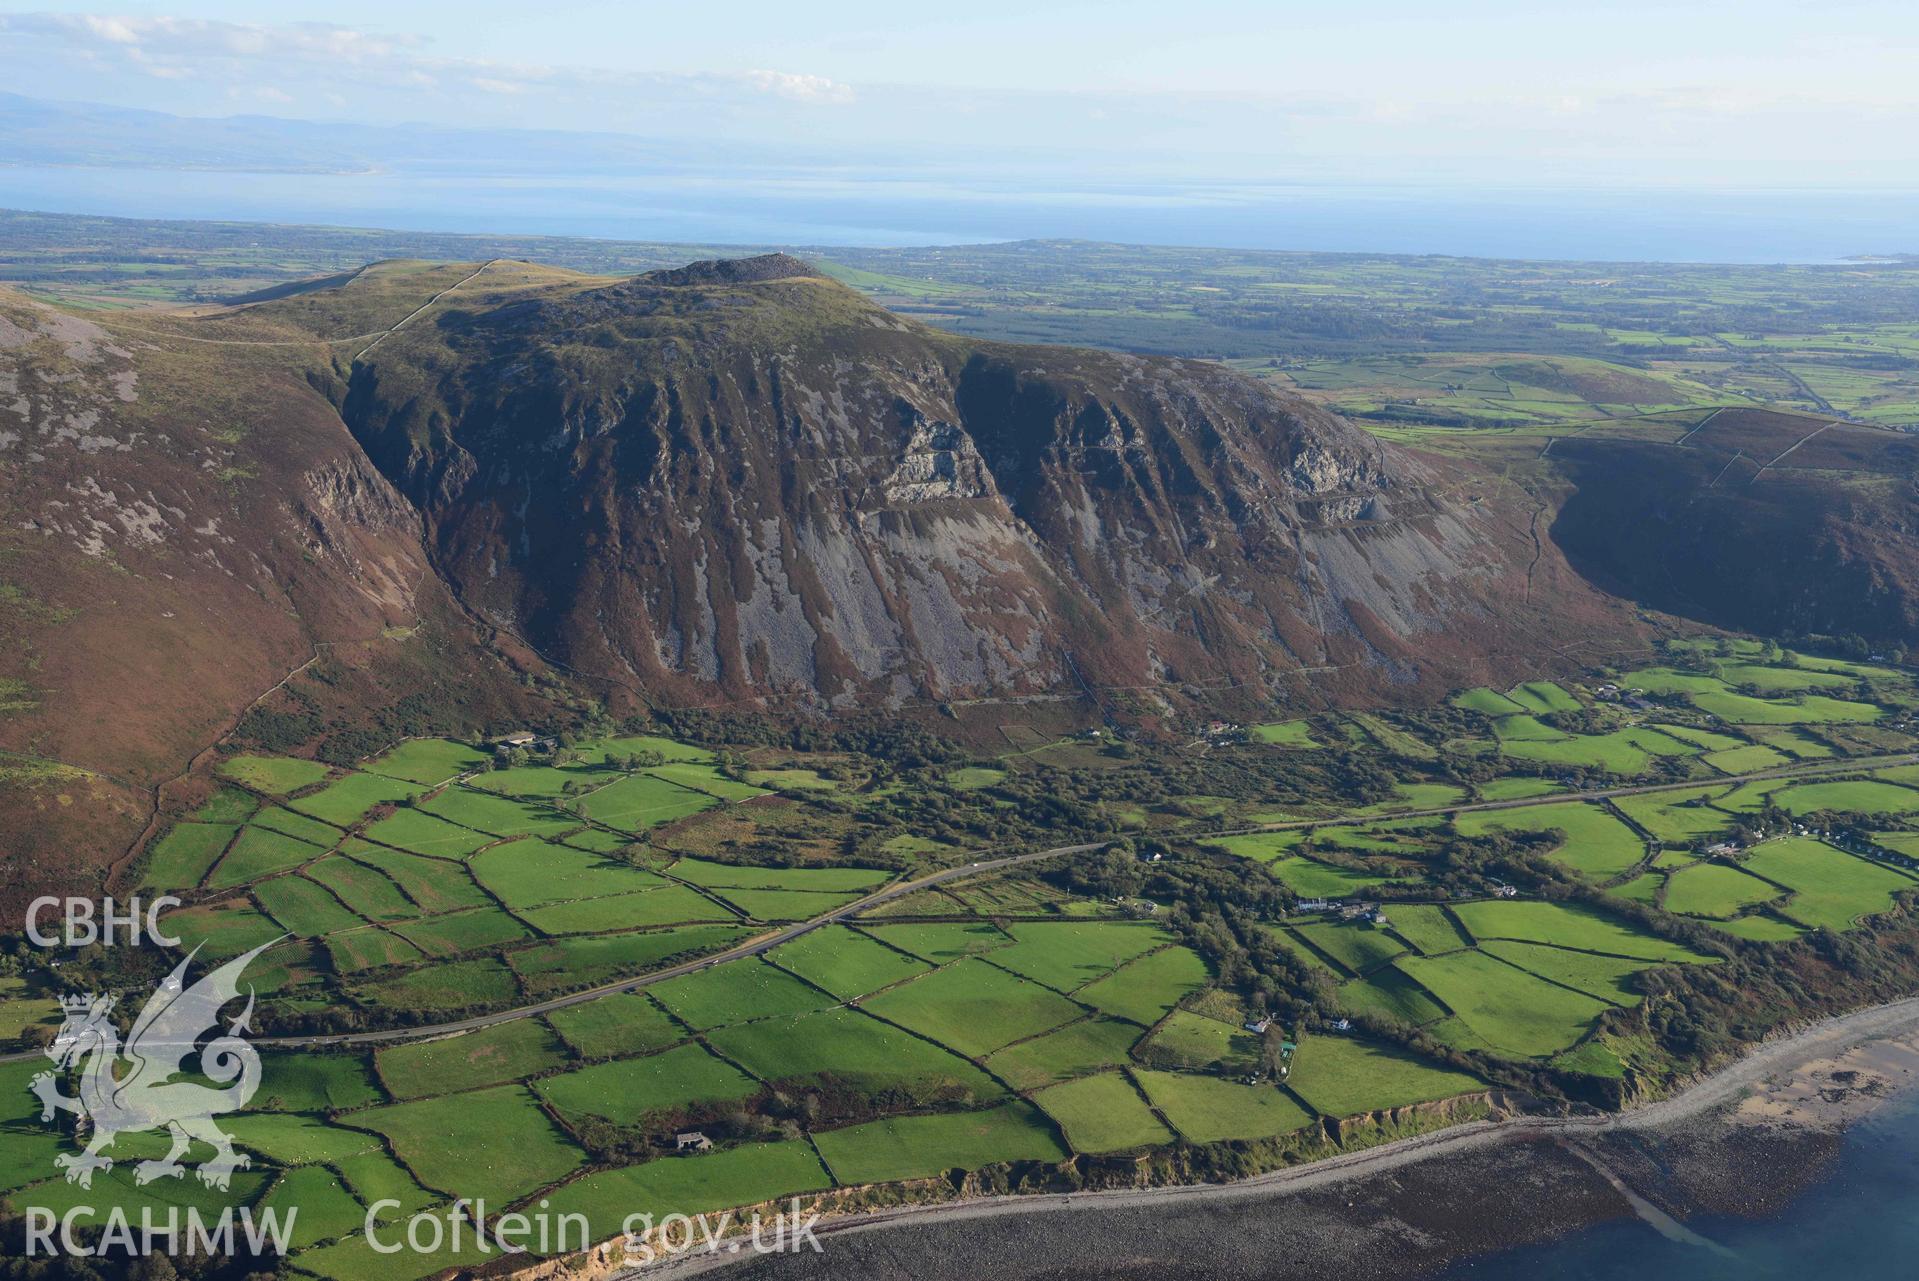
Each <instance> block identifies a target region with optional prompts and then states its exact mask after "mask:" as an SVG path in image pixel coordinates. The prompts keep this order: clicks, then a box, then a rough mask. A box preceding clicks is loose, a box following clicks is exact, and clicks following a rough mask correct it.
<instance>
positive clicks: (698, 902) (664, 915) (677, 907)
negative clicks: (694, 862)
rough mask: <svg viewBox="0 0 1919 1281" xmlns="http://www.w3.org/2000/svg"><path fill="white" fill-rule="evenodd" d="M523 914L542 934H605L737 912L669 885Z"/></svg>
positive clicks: (726, 916)
mask: <svg viewBox="0 0 1919 1281" xmlns="http://www.w3.org/2000/svg"><path fill="white" fill-rule="evenodd" d="M519 915H520V916H521V917H522V918H523V919H524V920H525V921H526V922H527V923H528V924H529V925H531V926H533V928H535V929H537V930H539V931H540V932H541V933H542V934H601V933H605V932H606V931H608V930H636V929H641V928H643V927H646V926H650V925H677V924H680V923H682V922H690V921H733V920H735V919H737V918H736V917H735V916H734V915H733V913H731V912H729V911H727V910H726V909H725V908H723V907H721V906H720V905H719V904H717V903H715V902H713V901H712V900H711V899H709V898H706V897H705V896H703V895H700V894H697V893H695V892H694V891H692V890H689V889H687V888H686V887H685V886H682V885H667V886H663V887H661V888H660V889H657V890H642V891H641V892H639V893H637V894H614V895H609V896H607V897H605V898H588V899H576V900H575V901H573V902H571V903H548V904H546V905H545V906H543V907H528V908H521V909H520V910H519Z"/></svg>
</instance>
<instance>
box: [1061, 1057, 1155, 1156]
mask: <svg viewBox="0 0 1919 1281" xmlns="http://www.w3.org/2000/svg"><path fill="white" fill-rule="evenodd" d="M1033 1102H1035V1103H1037V1104H1039V1106H1040V1108H1041V1109H1042V1110H1043V1111H1045V1113H1046V1114H1047V1115H1048V1116H1050V1117H1052V1118H1053V1120H1054V1121H1056V1122H1058V1123H1059V1127H1060V1129H1061V1130H1063V1131H1064V1132H1065V1134H1066V1141H1067V1142H1068V1143H1070V1144H1071V1145H1072V1147H1073V1150H1074V1151H1075V1152H1093V1153H1099V1152H1123V1151H1128V1150H1131V1149H1133V1148H1144V1147H1155V1146H1157V1145H1159V1144H1162V1143H1171V1142H1172V1141H1173V1135H1172V1132H1171V1131H1170V1130H1168V1129H1167V1128H1166V1127H1165V1126H1164V1125H1162V1124H1160V1121H1159V1118H1158V1117H1156V1116H1154V1115H1153V1112H1152V1109H1151V1108H1148V1107H1147V1106H1146V1102H1145V1100H1144V1099H1142V1098H1140V1096H1139V1091H1138V1090H1136V1089H1134V1088H1133V1083H1132V1082H1131V1081H1129V1080H1127V1078H1126V1077H1125V1076H1124V1075H1123V1074H1122V1073H1119V1072H1103V1073H1101V1074H1100V1075H1098V1076H1082V1077H1080V1078H1079V1079H1077V1080H1073V1081H1067V1082H1065V1083H1064V1084H1061V1085H1055V1086H1050V1087H1048V1088H1047V1089H1044V1090H1041V1091H1040V1092H1039V1093H1037V1094H1035V1095H1034V1096H1033Z"/></svg>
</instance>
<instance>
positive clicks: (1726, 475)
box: [0, 255, 1919, 887]
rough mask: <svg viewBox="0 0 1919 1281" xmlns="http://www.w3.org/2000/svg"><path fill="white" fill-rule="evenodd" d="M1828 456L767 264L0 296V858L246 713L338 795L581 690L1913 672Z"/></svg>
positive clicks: (143, 818)
mask: <svg viewBox="0 0 1919 1281" xmlns="http://www.w3.org/2000/svg"><path fill="white" fill-rule="evenodd" d="M1815 428H1820V424H1819V423H1818V422H1812V423H1807V422H1805V421H1804V420H1799V419H1790V418H1785V417H1784V416H1777V415H1757V414H1751V413H1744V412H1732V411H1728V412H1727V413H1725V414H1722V415H1720V416H1718V417H1716V418H1715V419H1714V420H1713V421H1712V422H1711V423H1709V424H1707V425H1706V426H1705V427H1703V428H1701V429H1699V430H1698V431H1695V432H1691V433H1689V434H1687V435H1685V436H1684V438H1680V433H1679V431H1677V430H1675V431H1673V432H1671V433H1670V434H1669V435H1667V436H1665V437H1662V438H1659V439H1647V438H1644V437H1645V436H1646V432H1645V431H1643V430H1641V429H1639V428H1637V427H1632V426H1628V427H1621V428H1619V429H1618V430H1616V431H1613V432H1612V433H1611V434H1606V433H1604V432H1599V431H1594V432H1588V433H1584V434H1581V435H1579V436H1576V437H1569V438H1565V439H1561V440H1558V441H1555V442H1554V447H1553V448H1552V449H1551V450H1549V451H1548V454H1547V456H1545V457H1543V458H1542V457H1537V456H1536V455H1537V454H1538V450H1537V448H1536V447H1528V448H1527V449H1526V451H1525V454H1524V457H1523V458H1522V457H1520V456H1519V455H1518V454H1513V453H1510V452H1509V453H1508V454H1505V455H1501V454H1493V455H1491V456H1489V457H1488V458H1485V459H1476V458H1473V457H1469V456H1460V455H1458V454H1456V453H1445V452H1436V451H1417V450H1412V449H1408V448H1402V447H1400V446H1397V445H1394V444H1389V443H1384V442H1382V441H1380V440H1378V439H1376V438H1374V437H1373V436H1371V435H1369V434H1367V433H1365V432H1362V431H1360V430H1358V429H1356V428H1354V427H1353V426H1351V425H1350V424H1348V423H1346V422H1344V421H1343V420H1341V419H1339V418H1337V417H1335V416H1333V415H1332V414H1330V413H1327V412H1326V411H1324V410H1321V409H1318V408H1316V407H1314V406H1312V405H1310V404H1308V403H1306V402H1304V401H1302V400H1299V399H1296V398H1294V397H1291V396H1289V395H1286V394H1284V393H1281V392H1278V391H1275V390H1273V389H1271V388H1270V387H1267V386H1265V385H1262V384H1259V383H1255V382H1252V381H1249V380H1247V379H1244V378H1242V377H1240V376H1238V375H1236V374H1234V373H1233V372H1231V371H1229V370H1227V369H1224V368H1222V367H1219V366H1216V365H1209V364H1203V363H1198V362H1190V361H1178V360H1168V359H1148V358H1142V357H1136V356H1128V355H1121V354H1112V353H1101V352H1091V351H1080V350H1073V349H1066V348H1051V347H1030V346H1014V345H1007V344H999V343H993V342H986V341H981V340H976V339H970V338H965V337H962V336H957V335H954V334H951V333H947V332H944V331H940V330H936V329H932V328H929V327H926V326H924V325H920V324H918V323H915V322H912V321H909V320H905V319H902V318H900V317H898V316H895V315H892V314H890V313H888V312H886V311H884V310H882V309H881V308H879V307H877V306H875V305H873V304H872V303H870V302H868V301H866V300H864V299H863V298H862V297H861V296H859V295H858V294H856V293H854V292H853V291H851V290H849V289H847V288H845V287H843V286H841V285H839V284H837V283H835V282H834V281H832V280H830V279H827V278H825V277H824V276H822V275H820V274H818V273H816V272H815V271H814V270H813V269H812V268H810V267H809V266H808V265H807V264H806V263H804V262H801V261H799V260H797V259H793V258H788V257H785V256H781V255H768V256H764V257H760V258H754V259H748V260H743V261H735V262H705V263H696V264H692V265H690V266H687V267H682V268H675V269H671V270H665V271H658V272H654V273H653V274H651V275H646V276H640V277H635V278H630V279H612V278H602V277H591V276H583V275H579V274H577V273H573V272H567V271H562V270H557V269H553V268H545V267H535V266H531V265H528V264H526V263H520V262H505V261H495V262H490V263H485V264H473V263H467V264H451V263H423V262H404V261H402V262H386V263H380V264H375V265H373V266H370V267H367V268H364V269H362V270H359V271H356V272H351V273H346V274H343V275H340V276H336V277H329V278H326V279H323V280H317V281H312V282H308V283H306V284H304V285H301V286H298V287H292V288H279V289H275V290H273V291H271V293H269V294H265V295H260V296H258V297H256V298H254V299H251V300H247V301H243V302H241V303H237V304H234V305H229V306H222V307H209V308H200V309H195V310H191V311H175V312H161V311H135V312H122V313H106V312H98V313H90V314H87V315H80V314H76V313H69V312H61V311H56V310H53V309H51V308H48V307H46V306H44V305H42V304H40V303H37V302H35V301H33V300H31V299H29V298H27V297H25V296H23V295H19V294H7V293H0V629H3V630H4V634H5V635H6V637H7V640H8V644H7V645H6V646H5V647H0V753H4V755H0V827H3V828H4V829H5V830H7V831H8V832H9V833H10V834H11V835H10V837H9V840H8V842H7V843H6V848H5V849H4V850H0V858H4V862H5V866H4V868H0V870H3V871H4V872H5V873H6V875H7V877H8V880H9V883H10V884H12V885H16V886H21V887H31V886H32V885H34V884H38V883H42V882H45V883H53V882H54V881H57V880H58V879H59V878H60V877H62V876H68V875H71V874H73V872H74V870H75V869H76V868H84V867H86V866H90V865H100V864H104V863H106V862H108V861H110V860H111V859H113V858H115V857H117V856H118V855H119V854H121V853H122V852H123V851H124V850H125V849H127V848H128V847H129V846H131V845H132V844H133V843H134V842H135V839H136V838H137V837H138V836H139V834H140V833H141V831H142V830H143V829H144V828H145V827H146V825H147V823H148V819H149V817H150V816H151V814H152V813H153V811H154V809H155V805H156V798H158V797H159V796H160V795H161V789H162V788H163V787H167V786H174V787H175V788H176V790H175V791H173V792H169V793H167V795H168V798H169V804H172V805H173V806H174V808H178V807H179V804H180V803H182V797H181V796H180V794H179V792H178V790H177V788H178V785H177V784H169V780H173V779H175V778H176V776H178V775H180V774H181V773H182V771H183V770H184V769H185V767H186V766H187V764H188V763H189V762H190V761H192V760H193V759H194V758H195V756H196V754H198V753H202V752H204V751H205V750H206V749H207V748H208V746H209V745H210V744H211V743H213V742H214V741H215V740H216V739H218V738H219V737H220V736H222V735H223V734H225V733H226V732H227V731H228V730H230V729H231V728H233V727H234V726H235V725H237V724H241V723H242V722H243V721H244V723H245V724H246V726H247V727H248V732H249V733H250V734H251V735H252V737H253V738H254V740H255V741H257V742H261V743H264V744H268V745H272V746H276V747H279V748H282V749H286V748H297V749H306V750H311V749H314V748H315V747H316V746H317V747H318V748H319V749H320V750H322V751H324V752H327V753H329V754H331V755H333V756H334V757H335V758H344V759H351V758H352V757H353V756H354V755H356V754H357V753H359V752H361V751H370V750H373V748H374V747H376V746H378V745H379V744H380V743H381V742H383V741H386V740H387V739H390V738H391V737H394V736H396V735H398V734H403V733H411V732H425V731H426V730H427V729H429V728H433V729H459V728H472V727H476V726H480V725H483V724H486V723H488V722H489V721H492V722H499V721H502V720H507V719H516V718H520V717H530V716H539V715H547V716H551V714H552V713H551V712H546V713H541V712H539V711H537V710H535V709H536V708H537V707H539V706H541V705H543V704H541V702H540V700H541V699H543V698H546V697H548V696H553V697H572V696H573V694H572V693H569V692H568V690H571V691H573V692H575V693H584V694H588V695H591V696H594V697H599V698H603V699H606V700H608V701H609V702H611V703H612V704H613V705H614V706H615V707H616V709H631V708H636V707H642V706H647V705H654V706H662V705H664V706H684V705H693V706H713V707H733V708H748V709H750V708H762V709H766V710H771V711H778V712H791V713H795V714H802V715H813V714H819V713H822V712H825V711H844V710H850V709H877V710H882V711H896V712H899V713H901V714H907V715H927V716H932V715H937V714H938V711H936V709H943V710H944V711H946V712H947V713H949V714H951V715H953V716H956V717H958V718H959V719H960V721H961V728H962V729H964V728H965V726H966V725H967V724H969V723H970V724H978V725H982V726H984V727H985V728H986V729H988V730H990V728H991V727H992V726H993V725H995V724H997V723H998V718H999V717H1000V716H1001V715H1002V713H1001V712H1000V711H999V710H998V706H997V705H998V704H1003V703H1005V702H1008V701H1019V702H1034V701H1047V702H1058V703H1060V704H1062V705H1064V710H1063V711H1062V713H1061V715H1062V716H1063V717H1065V718H1067V719H1078V720H1082V721H1084V720H1088V719H1094V718H1103V717H1120V718H1137V717H1149V716H1153V715H1156V714H1160V713H1164V712H1166V711H1168V710H1175V711H1187V710H1191V711H1195V712H1198V711H1205V712H1207V713H1209V714H1210V713H1215V712H1217V713H1224V714H1229V715H1246V716H1251V715H1257V714H1260V713H1263V712H1266V711H1269V710H1270V709H1272V708H1273V707H1275V706H1284V707H1291V708H1318V707H1323V706H1328V705H1337V704H1348V705H1350V704H1358V703H1366V702H1371V703H1378V702H1382V701H1394V700H1400V701H1412V700H1418V699H1424V698H1430V697H1433V696H1435V695H1437V694H1438V693H1440V692H1441V691H1443V690H1445V689H1447V688H1449V687H1453V686H1456V685H1459V684H1463V683H1469V682H1478V681H1481V680H1495V681H1500V682H1508V681H1510V680H1512V679H1514V678H1515V677H1517V676H1520V675H1524V674H1528V673H1532V672H1537V671H1540V670H1546V669H1551V668H1554V667H1559V668H1563V667H1565V666H1566V665H1567V664H1568V663H1572V662H1585V661H1589V660H1591V659H1594V658H1597V657H1600V656H1602V655H1603V654H1605V653H1606V652H1608V651H1609V650H1612V649H1616V648H1617V647H1618V646H1620V645H1622V644H1636V643H1640V642H1642V641H1643V639H1644V637H1645V635H1646V634H1647V631H1648V629H1649V627H1650V626H1651V625H1654V624H1655V623H1656V622H1657V620H1656V619H1649V618H1648V617H1646V616H1644V615H1643V614H1642V613H1641V611H1640V608H1639V606H1640V604H1641V603H1645V604H1650V605H1652V606H1654V607H1656V608H1658V609H1661V610H1666V611H1670V612H1671V613H1673V614H1679V615H1686V616H1691V617H1695V618H1701V619H1705V620H1707V621H1712V622H1719V623H1724V624H1728V625H1735V626H1746V627H1754V628H1759V629H1761V630H1778V629H1781V628H1785V627H1788V626H1789V627H1792V628H1794V629H1796V630H1825V631H1834V630H1843V631H1860V632H1863V633H1866V634H1868V635H1869V636H1870V637H1871V638H1873V639H1875V640H1878V639H1880V638H1891V639H1897V638H1898V637H1902V636H1909V635H1910V634H1911V631H1912V624H1913V620H1914V617H1915V614H1914V610H1915V604H1914V602H1915V590H1914V582H1913V578H1914V574H1913V568H1912V567H1913V566H1914V565H1915V564H1919V556H1916V555H1915V551H1919V548H1915V546H1914V542H1913V531H1914V529H1915V528H1919V524H1916V523H1915V521H1914V519H1913V515H1914V510H1913V489H1912V474H1913V472H1912V465H1911V459H1912V455H1911V452H1910V451H1911V448H1912V446H1911V444H1910V442H1909V441H1908V440H1907V438H1905V437H1901V436H1898V435H1896V434H1895V433H1889V432H1876V431H1871V430H1868V429H1865V428H1860V427H1854V426H1849V425H1842V426H1828V427H1825V428H1823V429H1822V430H1817V431H1815V430H1814V429H1815ZM1800 437H1804V439H1800ZM1750 460H1761V461H1763V464H1764V465H1763V467H1762V466H1761V463H1760V462H1755V461H1750ZM1742 468H1744V470H1742ZM296 670H298V671H300V672H301V673H302V678H301V680H300V682H299V693H298V696H297V698H296V697H294V696H293V695H291V694H288V693H281V692H276V691H278V690H280V687H281V685H282V682H283V681H284V680H285V678H286V677H287V676H288V674H289V673H291V672H294V671H296ZM190 788H191V785H188V790H189V791H190ZM186 800H187V801H190V800H191V797H190V796H189V797H187V798H186Z"/></svg>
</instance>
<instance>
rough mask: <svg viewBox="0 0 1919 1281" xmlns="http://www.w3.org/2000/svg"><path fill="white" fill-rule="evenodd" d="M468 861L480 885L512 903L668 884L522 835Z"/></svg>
mask: <svg viewBox="0 0 1919 1281" xmlns="http://www.w3.org/2000/svg"><path fill="white" fill-rule="evenodd" d="M468 866H469V867H471V868H472V869H473V875H474V876H476V877H478V878H479V881H480V884H482V885H484V886H485V887H486V888H487V889H489V890H491V891H493V893H494V894H495V895H496V896H497V897H498V898H499V900H500V901H501V902H502V903H505V904H506V905H507V906H508V907H512V908H520V907H538V906H539V905H541V904H543V903H558V902H561V901H563V900H566V899H585V898H597V897H600V896H602V895H609V894H629V893H632V892H634V891H636V890H652V889H658V888H659V887H660V886H662V885H665V884H667V882H666V881H665V880H663V879H662V878H660V877H658V876H655V875H654V874H653V873H651V872H646V871H642V870H641V869H639V868H637V867H634V866H633V865H632V864H630V863H623V862H620V861H619V860H618V859H610V858H603V857H601V856H600V855H597V854H588V853H586V852H584V851H582V850H575V849H569V848H568V847H567V846H564V845H555V844H553V843H551V842H550V841H537V840H520V841H509V842H507V843H506V844H504V845H495V846H493V847H492V848H491V849H487V850H482V851H481V852H480V853H478V854H476V855H474V856H473V858H472V859H471V860H470V861H469V863H468Z"/></svg>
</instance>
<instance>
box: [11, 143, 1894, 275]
mask: <svg viewBox="0 0 1919 1281" xmlns="http://www.w3.org/2000/svg"><path fill="white" fill-rule="evenodd" d="M0 207H4V208H12V209H34V210H42V211H47V212H56V213H87V214H108V215H117V216H121V217H132V218H196V219H233V220H240V221H265V222H294V223H326V224H333V225H340V226H356V227H384V228H392V229H398V230H414V231H473V232H482V231H483V232H493V233H502V234H553V235H579V236H596V237H606V238H612V239H622V240H665V241H684V242H692V243H705V244H756V245H767V244H782V245H933V244H977V243H983V242H989V241H1003V240H1021V239H1031V238H1054V237H1059V238H1075V239H1086V240H1105V241H1117V242H1123V243H1132V244H1159V245H1189V246H1207V247H1215V248H1243V249H1301V250H1331V251H1350V252H1372V253H1411V254H1456V255H1466V256H1475V257H1498V258H1557V259H1586V260H1604V261H1635V260H1641V261H1644V260H1656V261H1675V262H1732V263H1770V262H1833V261H1838V260H1842V259H1845V258H1849V257H1854V256H1860V255H1877V254H1893V253H1919V191H1890V190H1882V191H1858V192H1849V191H1803V190H1778V191H1766V190H1750V191H1736V190H1711V191H1670V190H1658V191H1632V190H1622V189H1605V190H1600V189H1591V190H1565V189H1533V188H1514V189H1512V190H1505V191H1502V190H1497V189H1489V188H1486V187H1483V186H1473V187H1461V188H1432V187H1396V186H1390V185H1380V186H1370V187H1361V186H1311V185H1291V186H1289V185H1279V184H1272V183H1232V182H1216V183H1203V182H1195V181H1189V180H1166V181H1160V182H1149V181H1142V180H1137V179H1130V178H1129V177H1128V176H1127V175H1124V174H1115V175H1112V176H1110V177H1106V178H1088V177H1084V176H1079V177H1062V178H1059V179H1057V180H1047V179H1045V178H1044V177H1043V176H1038V175H1035V174H1033V173H1031V172H1024V173H1021V174H1018V175H1011V174H991V173H986V174H979V175H976V176H968V175H965V174H963V173H954V172H950V171H942V172H939V173H937V174H919V175H911V174H889V173H885V172H883V171H874V170H862V171H858V172H825V171H811V170H793V171H773V172H760V173H744V174H731V173H723V172H722V173H687V172H684V171H679V172H668V173H645V172H635V171H620V170H615V171H603V172H594V173H582V174H578V175H571V174H569V175H560V176H555V175H553V174H541V175H537V176H534V175H511V174H483V173H458V172H439V171H419V172H376V173H367V174H286V173H233V172H195V171H182V170H174V169H136V168H84V167H72V168H63V167H33V166H0Z"/></svg>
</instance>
